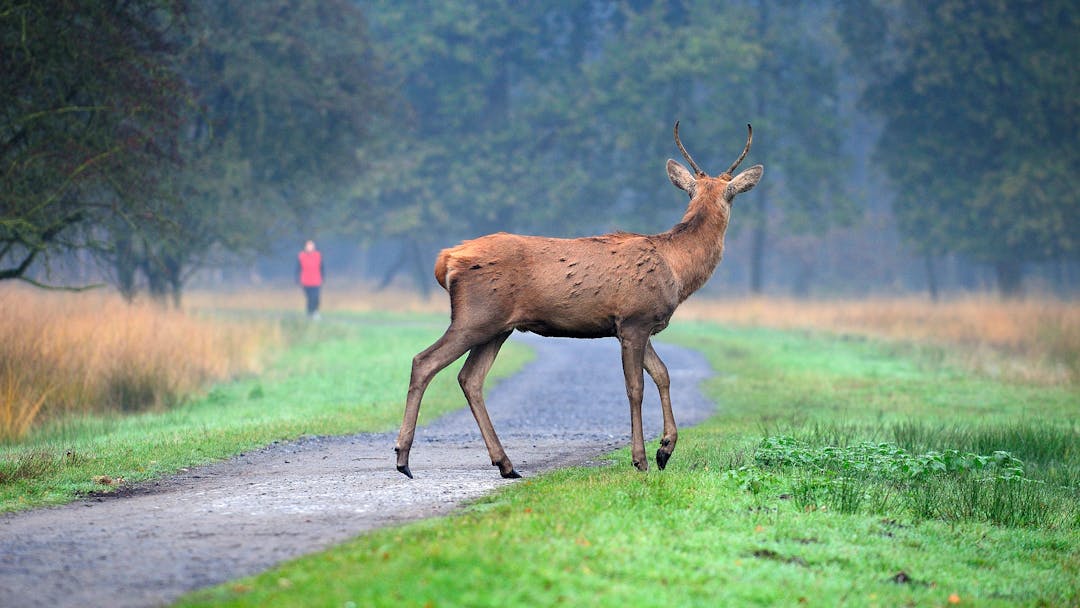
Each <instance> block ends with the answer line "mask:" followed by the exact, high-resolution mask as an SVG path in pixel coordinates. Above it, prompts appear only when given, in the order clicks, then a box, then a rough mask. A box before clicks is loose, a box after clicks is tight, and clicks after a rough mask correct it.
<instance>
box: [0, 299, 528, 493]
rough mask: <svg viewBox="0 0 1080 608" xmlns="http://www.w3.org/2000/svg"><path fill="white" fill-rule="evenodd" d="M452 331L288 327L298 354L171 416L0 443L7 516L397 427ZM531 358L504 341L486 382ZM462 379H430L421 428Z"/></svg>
mask: <svg viewBox="0 0 1080 608" xmlns="http://www.w3.org/2000/svg"><path fill="white" fill-rule="evenodd" d="M445 327H446V321H445V319H438V318H434V317H419V318H418V317H407V318H406V317H403V316H400V315H397V316H393V315H389V316H388V315H379V316H377V317H376V316H367V315H361V316H346V315H329V316H328V317H327V318H324V320H323V322H321V323H319V324H309V323H306V322H303V323H299V324H297V323H295V322H293V323H291V324H289V327H287V328H286V329H287V331H288V332H289V333H290V334H292V336H293V344H292V346H291V347H290V348H289V349H287V351H285V352H283V353H282V354H281V355H280V356H279V357H278V358H277V360H276V361H275V362H274V363H273V365H272V366H271V367H270V369H269V370H268V371H267V372H266V373H264V374H262V375H261V376H260V377H258V378H248V379H243V380H238V381H236V382H232V383H228V384H222V385H219V386H217V387H214V388H213V389H212V390H210V391H209V392H208V393H207V394H206V395H204V396H201V397H198V398H193V399H190V400H189V401H188V402H187V403H184V404H182V405H180V406H177V407H174V408H170V409H167V410H164V411H160V412H152V413H145V414H139V415H133V416H111V417H87V418H79V419H68V420H65V421H62V422H59V423H56V424H52V425H50V426H47V427H44V428H41V429H39V430H37V431H35V432H34V433H32V434H31V435H30V436H29V437H27V438H26V439H25V440H22V441H19V442H17V443H9V444H4V445H0V512H3V511H16V510H21V509H26V508H30V507H35V506H41V505H47V504H60V503H64V502H69V501H71V500H73V499H75V498H77V497H78V496H80V495H84V494H86V493H88V492H95V491H102V490H109V489H111V488H114V487H115V486H109V485H103V484H102V483H100V480H101V478H102V477H103V476H107V477H108V478H110V479H113V480H115V479H117V478H123V479H124V480H125V482H126V483H133V482H138V481H144V480H147V479H151V478H153V477H158V476H161V475H166V474H169V473H172V472H175V471H177V470H179V469H181V468H185V467H190V466H194V465H199V464H204V463H207V462H210V461H214V460H220V459H222V458H227V457H229V456H232V455H235V454H238V453H242V452H244V451H247V450H251V449H255V448H258V447H261V446H264V445H267V444H269V443H271V442H274V441H284V440H289V439H295V438H297V437H301V436H304V435H331V434H348V433H354V432H358V431H382V430H389V429H393V428H395V427H396V426H397V425H398V424H400V423H401V411H402V410H401V408H402V403H403V401H404V397H405V392H406V389H407V388H408V381H409V367H410V362H411V360H412V357H413V355H415V354H416V353H417V352H419V351H420V350H422V349H424V348H426V347H427V346H428V345H429V344H430V343H431V342H433V341H434V340H435V339H436V338H437V337H438V336H439V335H441V333H442V331H443V330H444V329H445ZM530 356H531V355H530V354H529V351H528V350H527V349H526V348H524V347H522V346H520V345H517V344H513V343H511V344H507V345H506V347H505V348H504V349H503V353H502V355H501V356H500V357H499V359H498V361H497V363H496V366H495V368H494V369H493V371H492V375H491V377H492V378H493V379H494V378H498V377H501V376H505V375H507V374H509V373H511V372H513V371H515V370H516V369H518V368H520V366H521V365H523V364H524V362H525V361H526V360H527V359H528V358H529V357H530ZM458 365H460V364H458ZM455 376H456V372H455V371H452V370H447V371H446V372H444V373H442V374H440V375H439V376H438V377H436V379H435V380H434V381H433V382H432V385H431V388H430V389H429V390H428V393H427V395H426V397H425V399H424V408H423V409H422V410H421V422H423V421H424V420H430V419H432V418H433V417H435V416H438V415H439V414H442V413H445V412H447V411H449V410H451V409H454V408H458V407H461V406H462V405H463V404H464V397H462V395H461V390H460V389H459V388H458V386H457V382H456V379H455ZM387 458H388V462H389V458H390V455H388V456H387ZM388 466H389V465H388Z"/></svg>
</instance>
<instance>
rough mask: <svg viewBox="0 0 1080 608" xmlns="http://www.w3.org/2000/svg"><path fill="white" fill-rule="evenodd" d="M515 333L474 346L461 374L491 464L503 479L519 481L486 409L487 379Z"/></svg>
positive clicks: (501, 335)
mask: <svg viewBox="0 0 1080 608" xmlns="http://www.w3.org/2000/svg"><path fill="white" fill-rule="evenodd" d="M511 333H512V332H509V331H508V332H505V333H501V334H499V335H498V336H495V337H494V338H492V339H491V340H490V341H488V342H485V343H484V344H478V345H476V346H474V347H473V349H472V351H470V352H469V358H468V359H466V360H465V365H464V366H463V367H462V368H461V373H459V374H458V383H459V384H460V385H461V390H462V391H463V392H464V393H465V399H467V400H468V401H469V409H471V410H472V414H473V418H476V424H477V425H478V426H479V427H480V434H481V435H483V437H484V444H485V445H486V446H487V449H488V454H489V455H490V456H491V464H492V465H494V466H497V467H499V473H500V474H501V475H502V476H503V477H505V478H507V479H516V478H518V477H521V475H519V474H518V472H517V471H515V470H514V465H513V464H511V462H510V459H509V458H508V457H507V456H506V451H505V450H503V446H502V443H501V442H499V436H498V435H496V434H495V427H494V425H492V424H491V418H489V417H488V412H487V406H485V405H484V378H485V377H486V376H487V374H488V372H489V371H491V365H492V364H493V363H494V362H495V356H496V355H498V354H499V349H500V348H502V345H503V342H505V341H506V339H507V338H508V337H509V336H510V334H511Z"/></svg>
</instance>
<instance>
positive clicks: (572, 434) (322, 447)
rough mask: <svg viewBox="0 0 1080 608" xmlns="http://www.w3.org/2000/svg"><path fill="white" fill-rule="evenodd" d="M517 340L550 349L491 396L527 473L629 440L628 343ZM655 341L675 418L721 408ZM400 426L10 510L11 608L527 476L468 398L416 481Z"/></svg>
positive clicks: (218, 564)
mask: <svg viewBox="0 0 1080 608" xmlns="http://www.w3.org/2000/svg"><path fill="white" fill-rule="evenodd" d="M515 339H520V340H523V341H525V342H527V343H528V344H530V345H531V346H533V347H534V348H536V349H537V358H536V360H535V361H534V362H533V363H531V364H529V366H528V367H526V369H525V370H523V372H522V373H520V374H517V375H516V376H514V377H512V378H509V379H507V380H504V381H503V382H502V383H500V384H499V385H498V386H496V387H494V388H493V389H492V390H491V391H490V392H489V396H488V400H487V401H488V409H489V412H490V413H491V417H492V421H493V423H494V424H495V428H496V430H497V431H498V432H499V436H500V438H501V439H502V440H503V444H504V445H505V447H506V450H507V453H508V454H509V455H510V458H511V460H513V462H514V464H515V466H516V468H517V470H518V471H520V472H521V473H522V474H523V475H524V476H525V477H526V478H527V477H530V476H534V475H536V474H538V473H540V472H542V471H546V470H549V469H553V468H556V467H562V466H568V465H573V464H582V463H587V462H589V461H590V459H594V458H597V457H599V456H601V455H602V454H604V453H605V452H607V451H609V450H611V449H613V448H615V447H618V446H621V445H626V444H627V443H628V442H629V424H630V423H629V413H628V409H629V408H628V406H627V404H626V395H625V391H624V389H623V383H622V371H621V367H620V365H619V348H618V343H617V342H615V341H614V340H551V339H542V338H537V337H535V336H521V335H518V336H516V337H515ZM657 350H658V352H659V353H660V356H661V357H662V358H663V359H664V361H665V362H666V363H667V365H668V368H669V370H670V371H671V375H672V401H673V402H674V408H675V416H676V420H677V421H678V422H679V424H680V426H686V425H689V424H693V423H696V422H699V421H701V420H703V419H704V418H705V417H707V416H708V415H709V414H710V413H712V411H713V405H712V404H711V403H709V402H708V401H707V400H706V399H705V398H704V397H703V396H702V395H701V393H700V391H699V390H698V385H699V383H700V381H701V380H702V379H704V378H705V377H707V376H708V375H709V374H710V371H709V367H708V364H707V363H706V362H705V360H704V358H703V357H701V356H700V355H699V354H697V353H694V352H692V351H688V350H686V349H682V348H678V347H671V346H668V345H663V344H657ZM646 386H647V388H650V389H651V390H649V391H647V398H646V402H645V406H644V410H645V411H644V419H645V423H646V424H645V433H646V436H647V437H655V436H656V435H658V434H659V431H660V428H661V415H660V408H659V403H658V399H657V398H656V396H655V389H654V388H653V387H652V385H651V383H649V382H648V381H647V382H646ZM463 401H464V399H463ZM395 437H396V434H395V433H384V434H361V435H354V436H349V437H320V438H313V439H305V440H302V441H298V442H295V443H288V444H280V445H274V446H270V447H268V448H265V449H262V450H259V451H257V452H253V453H250V454H246V455H244V456H240V457H238V458H234V459H232V460H229V461H226V462H222V463H218V464H214V465H211V466H207V467H201V468H198V469H192V470H190V471H188V472H185V473H183V474H181V475H178V476H176V477H172V478H169V479H165V480H161V481H159V482H155V483H150V484H146V485H144V486H141V487H139V488H135V489H134V490H132V491H131V492H129V493H126V495H124V496H119V497H105V498H94V499H89V500H85V501H81V502H78V503H75V504H71V505H67V506H64V507H59V508H51V509H39V510H36V511H31V512H27V513H19V514H14V515H7V516H2V517H0V606H2V607H9V606H10V607H15V606H20V607H22V606H27V607H29V606H53V607H56V606H104V605H108V606H158V605H162V604H168V603H169V602H171V601H172V600H174V599H175V598H177V597H178V596H180V595H181V594H182V593H184V592H187V591H190V590H193V589H198V588H200V587H206V586H209V585H213V584H216V583H220V582H223V581H226V580H230V579H233V578H237V577H240V576H245V575H249V574H254V573H257V572H260V571H262V570H265V569H267V568H269V567H271V566H273V565H274V564H277V563H279V562H281V561H284V560H287V559H289V558H293V557H296V556H299V555H303V554H305V553H310V552H313V551H316V550H319V549H323V548H325V547H328V546H330V545H333V544H335V543H338V542H341V541H343V540H345V539H348V538H350V537H353V536H356V535H357V534H359V533H362V532H364V531H365V530H371V529H373V528H378V527H381V526H387V525H393V524H398V523H402V522H406V521H410V520H415V519H420V518H423V517H430V516H433V515H443V514H446V513H448V512H450V511H451V510H453V509H454V508H455V507H457V506H459V505H461V504H462V502H464V501H467V500H469V499H473V498H476V497H478V496H481V495H483V494H485V493H487V492H490V491H492V490H494V489H496V488H499V487H502V486H505V485H507V484H510V483H514V482H513V481H508V480H503V479H501V478H500V477H499V475H498V471H497V469H495V468H494V467H492V466H491V464H490V462H489V461H488V458H487V450H486V449H485V448H484V445H483V442H482V440H481V439H480V433H479V431H478V430H477V428H476V423H475V422H474V421H473V419H472V417H471V415H470V414H469V412H468V410H467V409H465V410H462V411H459V412H456V413H454V414H450V415H448V416H445V417H443V418H442V419H440V420H438V421H436V422H435V423H433V424H431V425H429V426H427V427H425V428H423V429H420V430H419V431H418V433H417V440H416V443H415V445H414V447H413V452H412V459H411V465H412V470H413V473H414V474H415V475H416V479H415V480H409V479H407V478H405V477H404V476H402V475H400V474H398V473H397V472H396V471H395V470H394V466H393V464H394V463H393V449H392V448H393V443H394V438H395ZM678 457H679V454H678V451H676V453H675V455H674V457H673V458H676V459H677V458H678ZM620 465H625V466H630V463H629V462H625V463H620ZM653 467H654V473H653V474H656V473H655V463H654V464H653Z"/></svg>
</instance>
